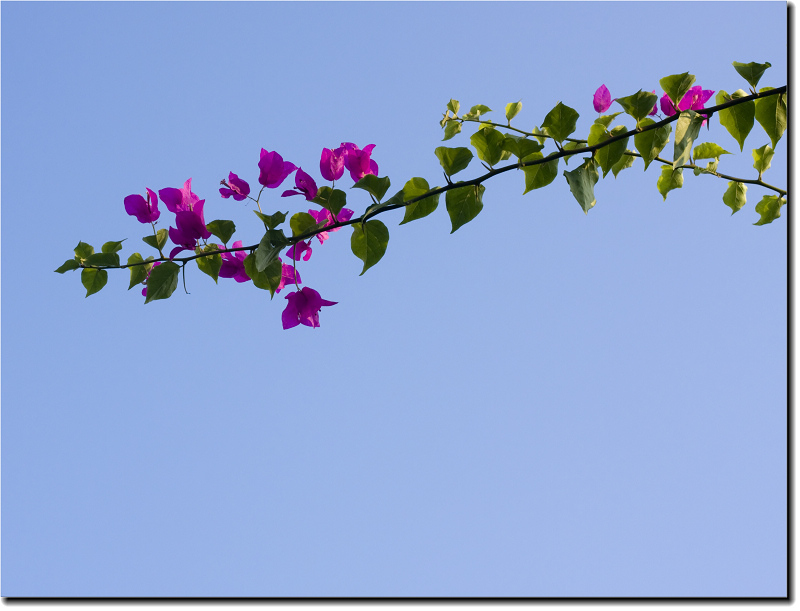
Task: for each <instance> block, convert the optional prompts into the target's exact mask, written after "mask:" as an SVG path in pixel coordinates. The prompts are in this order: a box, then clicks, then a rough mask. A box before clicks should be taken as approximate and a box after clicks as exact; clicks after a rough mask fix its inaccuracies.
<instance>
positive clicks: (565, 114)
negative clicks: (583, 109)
mask: <svg viewBox="0 0 800 611" xmlns="http://www.w3.org/2000/svg"><path fill="white" fill-rule="evenodd" d="M579 116H580V115H579V114H578V112H577V111H576V110H574V109H572V108H570V107H569V106H565V105H564V104H562V103H561V102H559V103H558V104H556V106H555V108H553V110H551V111H550V112H548V113H547V116H546V117H545V118H544V121H542V129H545V130H547V133H548V134H549V135H550V136H552V137H553V138H555V139H556V140H557V141H558V142H563V141H564V140H566V139H567V138H568V137H569V135H570V134H571V133H572V132H574V131H575V127H576V126H577V124H578V117H579Z"/></svg>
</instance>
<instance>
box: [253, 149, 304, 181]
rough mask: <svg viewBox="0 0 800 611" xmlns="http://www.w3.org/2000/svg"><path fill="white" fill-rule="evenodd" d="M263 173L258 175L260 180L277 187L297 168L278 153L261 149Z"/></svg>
mask: <svg viewBox="0 0 800 611" xmlns="http://www.w3.org/2000/svg"><path fill="white" fill-rule="evenodd" d="M258 167H259V169H260V170H261V173H260V174H259V175H258V182H260V183H261V184H262V185H264V186H265V187H268V188H270V189H275V188H276V187H280V186H281V183H282V182H283V181H284V180H286V177H287V176H289V174H291V173H292V172H294V171H295V170H296V169H297V166H295V165H294V164H293V163H290V162H288V161H284V160H283V157H281V156H280V155H278V153H275V152H272V151H266V150H264V149H261V159H260V160H259V162H258Z"/></svg>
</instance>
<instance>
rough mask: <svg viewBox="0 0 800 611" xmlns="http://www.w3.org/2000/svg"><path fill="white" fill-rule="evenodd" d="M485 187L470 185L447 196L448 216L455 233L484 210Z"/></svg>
mask: <svg viewBox="0 0 800 611" xmlns="http://www.w3.org/2000/svg"><path fill="white" fill-rule="evenodd" d="M485 190H486V187H484V186H483V185H477V186H475V185H468V186H466V187H460V188H458V189H452V190H450V191H448V192H447V193H446V194H445V205H446V206H447V214H449V215H450V224H451V225H452V227H453V228H452V229H451V230H450V233H453V232H454V231H455V230H456V229H458V228H459V227H461V226H462V225H466V224H467V223H469V222H470V221H471V220H472V219H474V218H475V217H476V216H478V214H479V213H480V211H481V210H483V192H484V191H485Z"/></svg>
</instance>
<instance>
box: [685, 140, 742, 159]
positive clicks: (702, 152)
mask: <svg viewBox="0 0 800 611" xmlns="http://www.w3.org/2000/svg"><path fill="white" fill-rule="evenodd" d="M731 154H732V153H729V152H728V151H726V150H725V149H724V148H722V147H721V146H720V145H719V144H714V143H713V142H703V144H698V145H697V146H696V147H694V153H692V157H694V160H695V161H697V160H698V159H717V160H719V158H720V156H721V155H731Z"/></svg>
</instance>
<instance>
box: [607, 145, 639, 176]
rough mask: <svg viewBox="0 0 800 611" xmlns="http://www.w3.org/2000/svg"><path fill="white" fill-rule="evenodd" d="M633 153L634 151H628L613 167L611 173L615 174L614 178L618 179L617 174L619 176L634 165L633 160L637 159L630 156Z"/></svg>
mask: <svg viewBox="0 0 800 611" xmlns="http://www.w3.org/2000/svg"><path fill="white" fill-rule="evenodd" d="M631 152H632V151H628V150H626V151H625V154H623V155H622V157H620V158H619V161H617V163H615V164H614V165H613V166H611V171H612V172H613V173H614V178H616V177H617V174H619V173H620V172H621V171H622V170H627V169H628V168H629V167H631V166H632V165H633V160H634V159H635V157H634V156H633V155H629V154H628V153H631Z"/></svg>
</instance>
